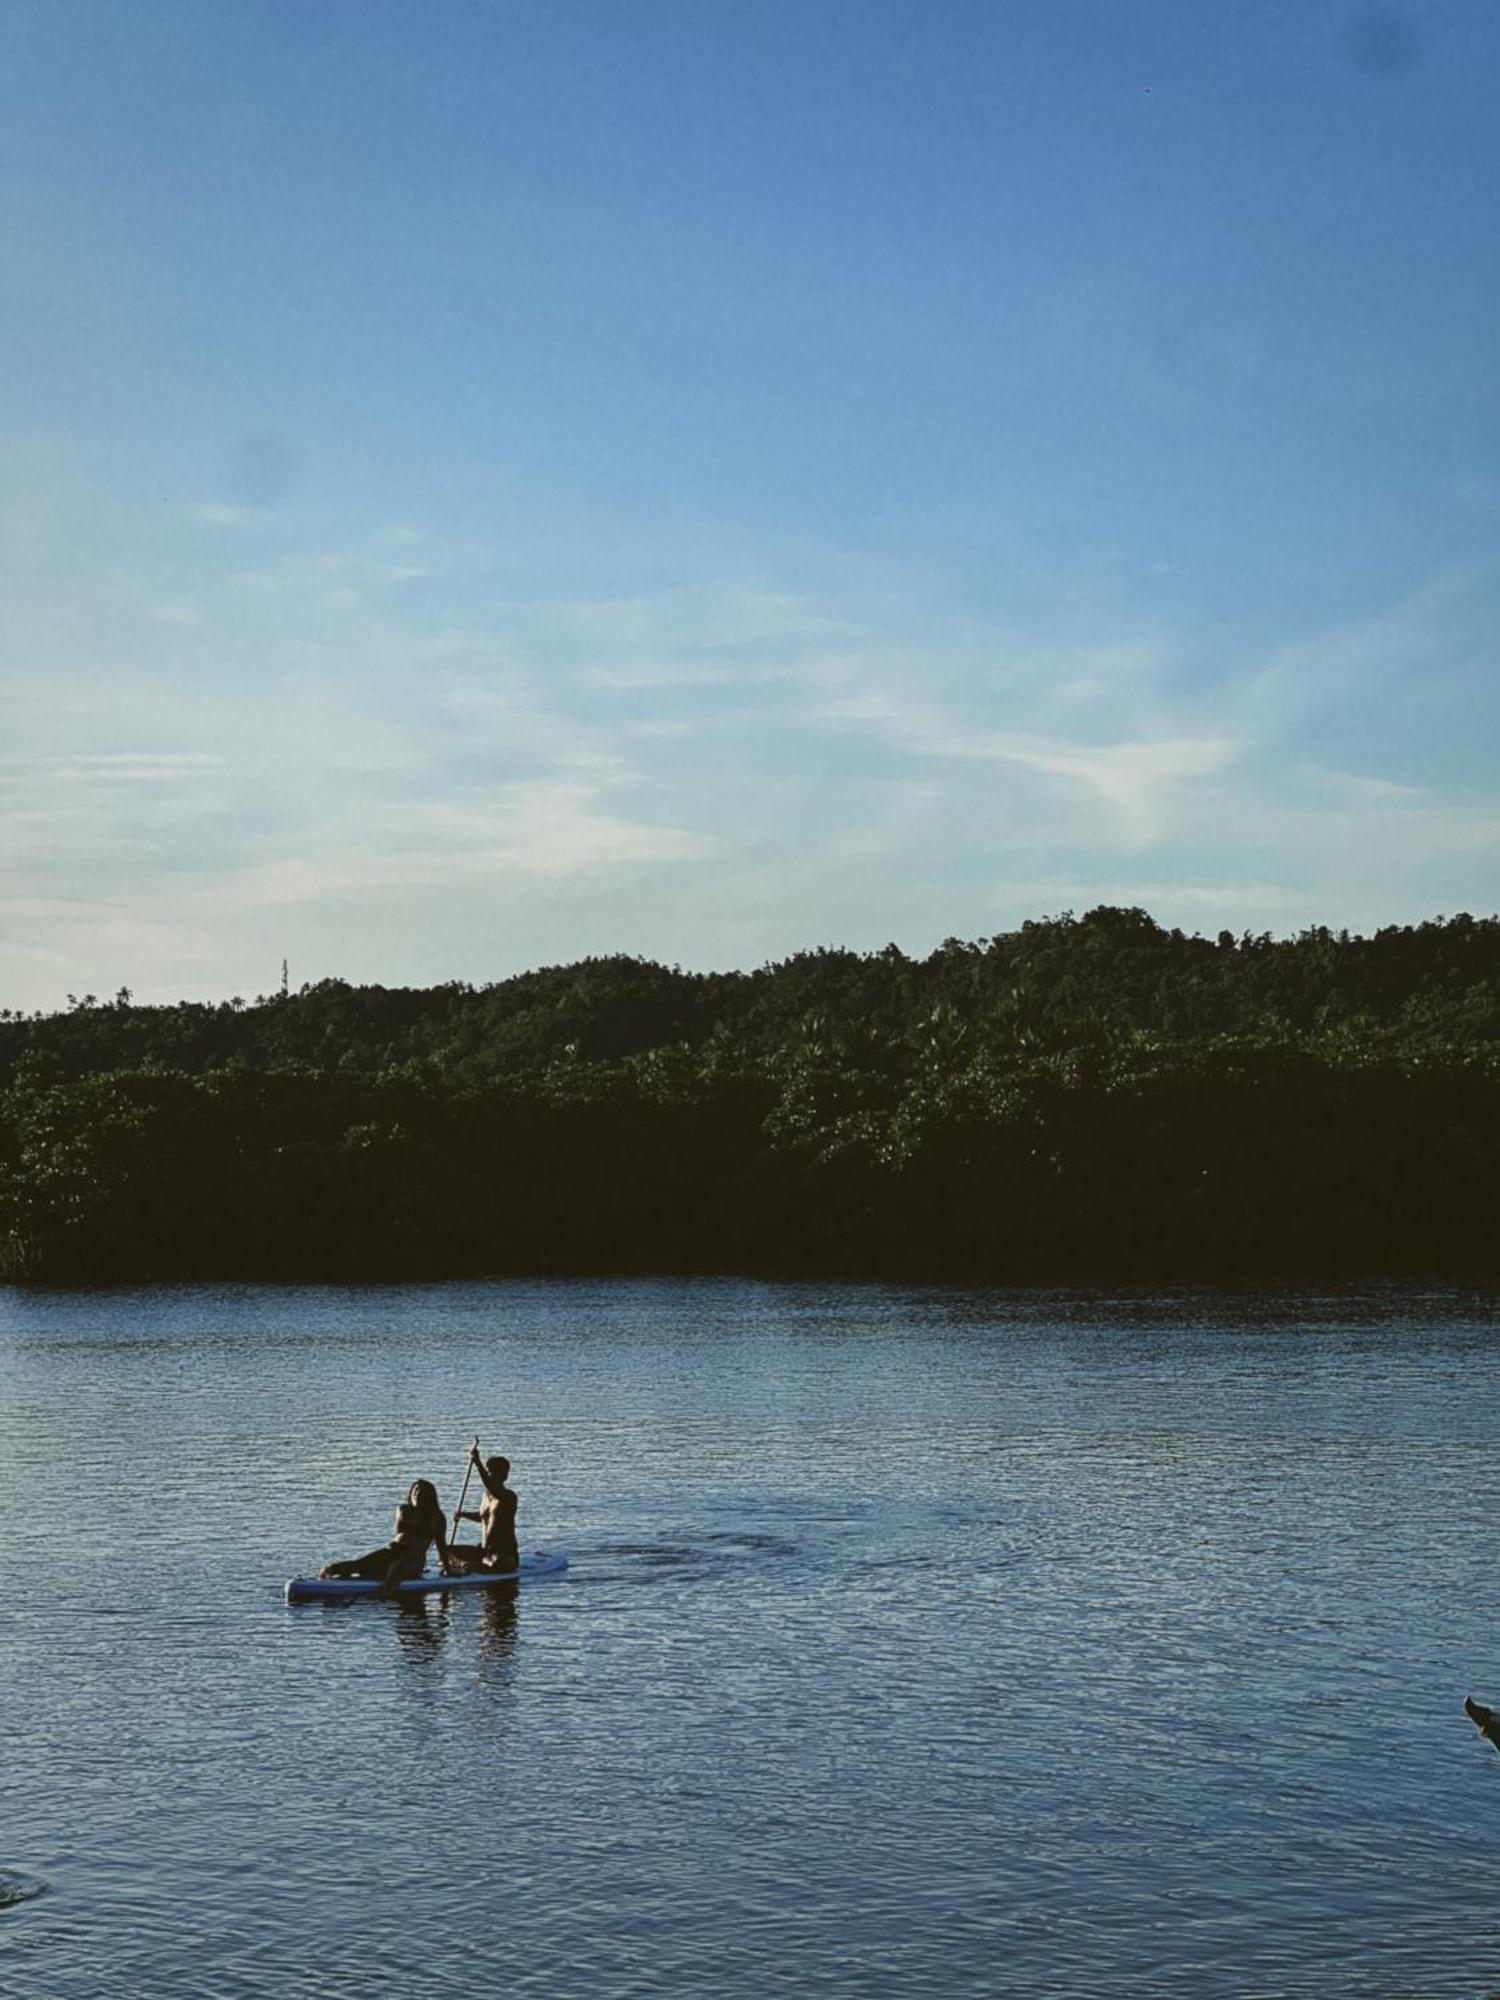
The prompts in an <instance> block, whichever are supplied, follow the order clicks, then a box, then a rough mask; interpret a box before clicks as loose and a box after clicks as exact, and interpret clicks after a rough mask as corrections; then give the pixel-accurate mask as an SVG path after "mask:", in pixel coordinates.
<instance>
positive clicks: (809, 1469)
mask: <svg viewBox="0 0 1500 2000" xmlns="http://www.w3.org/2000/svg"><path fill="white" fill-rule="evenodd" d="M1494 1336H1495V1313H1494V1301H1493V1299H1492V1298H1490V1297H1488V1296H1484V1295H1479V1296H1476V1295H1473V1294H1463V1293H1453V1294H1436V1293H1432V1292H1430V1291H1429V1292H1426V1293H1421V1292H1411V1291H1408V1292H1401V1291H1394V1290H1382V1291H1378V1292H1358V1291H1349V1292H1340V1293H1326V1294H1312V1295H1305V1294H1285V1293H1284V1294H1280V1295H1271V1294H1240V1295H1235V1294H1223V1293H1215V1294H1206V1293H1203V1294H1200V1293H1189V1292H1184V1293H1178V1294H1172V1295H1168V1296H1163V1295H1154V1296H1153V1295H1147V1294H1143V1293H1142V1294H1126V1295H1123V1296H1115V1295H1110V1294H1105V1293H1102V1292H1092V1293H1086V1294H1056V1293H1053V1294H1029V1293H975V1292H970V1293H960V1292H943V1293H934V1292H927V1291H921V1290H902V1289H898V1288H886V1287H877V1286H867V1287H847V1288H827V1287H812V1286H789V1287H776V1286H766V1285H736V1284H728V1283H701V1284H698V1283H681V1284H647V1283H639V1284H620V1285H605V1284H579V1285H571V1284H556V1285H461V1286H453V1287H436V1288H425V1289H412V1290H409V1291H407V1290H401V1289H399V1288H392V1289H378V1290H371V1291H357V1290H354V1291H351V1290H326V1291H325V1290H308V1291H301V1290H295V1289H288V1290H234V1289H232V1288H214V1289H204V1290H198V1291H184V1292H170V1291H155V1292H151V1291H146V1292H132V1293H122V1294H106V1295H93V1296H79V1295H74V1296H64V1295H60V1294H57V1295H40V1296H39V1295H28V1296H22V1295H16V1294H0V1517H3V1526H4V1531H5V1535H6V1543H7V1548H8V1551H9V1552H10V1553H11V1554H12V1556H13V1557H14V1559H15V1560H16V1561H17V1563H18V1566H19V1571H20V1573H22V1574H24V1575H38V1576H45V1578H46V1585H47V1587H46V1588H45V1589H40V1590H39V1589H28V1590H27V1591H25V1592H24V1593H18V1592H16V1591H12V1592H11V1593H9V1594H8V1596H7V1598H6V1599H5V1603H4V1610H3V1613H0V1685H3V1690H4V1694H5V1697H6V1700H5V1710H4V1713H5V1717H6V1723H7V1736H6V1741H5V1754H4V1756H3V1758H0V1825H3V1826H4V1827H5V1829H6V1831H7V1838H8V1840H9V1842H10V1852H9V1854H8V1855H7V1856H6V1857H5V1858H6V1860H7V1861H8V1862H14V1864H15V1867H14V1869H11V1870H9V1871H8V1872H6V1873H5V1874H0V1912H3V1937H0V1952H3V1953H4V1958H3V1961H0V1992H4V1993H6V1994H7V1995H8V1994H9V1993H11V1992H14V1993H16V1994H17V1995H28V1996H29V1995H45V1996H47V2000H82V1996H85V1995H87V1996H90V2000H92V1996H93V1995H95V1994H97V1993H99V1992H103V1991H109V1992H111V1993H121V1994H141V1995H150V1996H152V2000H156V1996H161V2000H189V1996H191V2000H198V1996H200V1995H203V1994H208V1993H215V1994H217V1993H223V1994H226V1995H227V1994H233V1995H235V1996H236V2000H239V1996H244V2000H262V1996H264V2000H270V1996H272V1995H275V1996H281V1995H286V1994H290V1995H293V1996H295V1995H298V1994H308V1995H311V1994H313V1993H316V1994H318V1995H319V1996H320V2000H322V1997H323V1996H335V2000H342V1996H349V2000H353V1996H355V1995H356V1994H358V1995H360V1996H363V1995H364V1994H366V1993H368V1992H370V1991H381V1992H386V1991H389V1992H400V1993H402V1994H409V1995H414V1996H418V2000H422V1996H429V1995H431V1996H437V1995H439V1994H447V1993H452V1992H455V1991H459V1990H463V1989H464V1988H466V1987H467V1986H468V1985H469V1984H472V1982H473V1979H474V1976H475V1957H474V1938H475V1935H476V1931H478V1932H479V1933H481V1934H488V1931H489V1930H491V1929H494V1930H499V1931H501V1932H503V1934H504V1937H505V1960H504V1966H505V1980H506V1985H507V1987H508V1988H510V1989H513V1990H514V1991H515V1992H516V1993H517V1994H519V1995H521V1996H525V1995H528V1994H531V1995H537V1996H548V2000H554V1996H557V1995H559V1994H569V1993H574V1992H579V1993H582V1992H588V1993H591V1994H598V1995H601V1996H603V2000H626V1996H636V1995H640V1994H643V1993H649V1994H651V1995H652V1996H653V2000H655V1996H663V2000H675V1996H683V2000H686V1996H692V2000H699V1996H702V1995H704V1994H712V1995H714V1996H715V2000H752V1996H754V2000H760V1996H762V1995H764V1994H766V1993H770V1992H775V1991H778V1990H784V1991H788V1992H807V1993H813V1992H816V1993H818V1994H820V1995H828V1996H833V2000H886V1996H889V1995H892V1994H895V1993H901V1994H903V1995H911V1996H917V2000H920V1996H934V2000H947V1996H973V2000H980V1996H985V2000H990V1996H995V1995H1007V1994H1014V1995H1028V1996H1029V1995H1047V1994H1069V1995H1076V1994H1081V1993H1089V1994H1093V1993H1106V1992H1107V1993H1110V1994H1112V1995H1113V1994H1135V1995H1150V1996H1156V1995H1168V1996H1172V1995H1182V1996H1198V1995H1205V1994H1207V1995H1213V1994H1239V1993H1257V1994H1266V1995H1278V1996H1281V1995H1288V1996H1290V1995H1306V1996H1312V1995H1318V1996H1324V1995H1339V1994H1347V1995H1368V1996H1372V2000H1373V1996H1377V1995H1379V1996H1385V1995H1392V1994H1397V1993H1409V1994H1420V1995H1422V1996H1435V2000H1442V1996H1445V1995H1454V1996H1457V1995H1460V1994H1462V1995H1464V1996H1470V1995H1473V1994H1476V1993H1484V1992H1486V1991H1489V1990H1492V1989H1493V1988H1495V1987H1496V1986H1497V1985H1500V1892H1493V1891H1492V1890H1491V1888H1490V1887H1489V1885H1488V1879H1487V1871H1485V1870H1484V1869H1483V1868H1482V1867H1476V1861H1475V1857H1476V1856H1482V1855H1483V1854H1485V1853H1486V1852H1487V1851H1488V1848H1489V1846H1490V1844H1491V1842H1492V1839H1493V1829H1494V1826H1495V1824H1496V1819H1497V1815H1500V1763H1497V1761H1496V1759H1495V1758H1494V1756H1493V1755H1492V1754H1491V1752H1490V1750H1489V1748H1488V1746H1487V1745H1486V1743H1485V1742H1484V1741H1483V1740H1482V1738H1480V1737H1479V1736H1477V1735H1476V1734H1475V1732H1474V1729H1473V1728H1472V1727H1471V1726H1470V1723H1469V1722H1468V1721H1467V1720H1466V1719H1465V1717H1464V1713H1463V1707H1462V1703H1463V1697H1464V1694H1465V1692H1466V1691H1468V1690H1469V1689H1471V1688H1472V1690H1473V1691H1474V1693H1475V1694H1476V1695H1477V1696H1478V1697H1479V1699H1480V1700H1481V1701H1488V1702H1491V1703H1496V1702H1500V1566H1497V1565H1496V1564H1495V1562H1494V1554H1493V1551H1494V1524H1495V1522H1496V1521H1497V1520H1500V1370H1496V1369H1495V1367H1494V1365H1493V1362H1494ZM476 1430H479V1431H481V1433H482V1434H483V1435H484V1436H485V1437H486V1438H487V1439H489V1438H493V1439H494V1441H495V1445H496V1448H497V1449H503V1450H505V1451H506V1452H507V1453H508V1454H509V1456H510V1457H511V1458H512V1460H513V1461H514V1464H515V1468H516V1473H515V1477H516V1483H517V1485H518V1487H519V1489H520V1492H521V1520H520V1527H521V1535H522V1540H523V1545H525V1546H536V1545H538V1544H543V1543H545V1544H551V1545H553V1546H557V1547H566V1548H567V1549H568V1550H569V1552H570V1554H571V1557H572V1567H571V1568H570V1570H569V1571H568V1572H567V1573H566V1574H565V1575H563V1576H560V1577H556V1578H552V1579H544V1580H538V1581H536V1582H534V1583H528V1584H524V1585H521V1586H515V1585H509V1586H498V1587H495V1588H493V1589H489V1590H485V1591H475V1592H468V1593H455V1594H453V1595H448V1596H445V1595H436V1596H433V1597H427V1598H416V1599H413V1598H404V1599H401V1600H400V1601H399V1602H397V1603H394V1604H393V1603H384V1602H380V1601H374V1600H364V1601H357V1602H352V1603H343V1604H330V1605H324V1606H316V1607H306V1608H304V1609H302V1610H298V1611H289V1610H288V1609H287V1608H286V1607H285V1606H284V1605H283V1604H282V1602H281V1598H280V1588H281V1584H282V1581H283V1580H284V1578H285V1577H287V1576H289V1575H291V1574H294V1573H305V1572H307V1571H308V1570H310V1569H313V1568H316V1566H317V1565H318V1563H319V1562H321V1561H322V1560H323V1559H325V1558H326V1557H327V1556H328V1555H329V1554H330V1553H337V1551H338V1550H339V1549H342V1548H345V1547H348V1548H359V1547H362V1546H365V1545H366V1544H367V1542H368V1540H369V1527H370V1524H371V1523H372V1522H384V1521H385V1520H386V1519H387V1518H388V1516H389V1507H390V1497H391V1494H392V1493H393V1492H395V1493H399V1492H401V1491H404V1490H405V1488H406V1486H407V1484H408V1483H409V1481H410V1479H411V1478H412V1477H413V1476H414V1475H419V1476H422V1477H427V1478H431V1479H433V1480H434V1481H435V1482H436V1484H437V1486H438V1489H439V1491H440V1492H442V1493H443V1494H444V1495H445V1496H449V1495H451V1494H456V1492H457V1490H458V1485H459V1483H460V1476H461V1473H462V1469H463V1463H464V1455H465V1453H466V1451H467V1447H468V1441H469V1439H470V1437H472V1435H473V1434H474V1432H475V1431H476ZM39 1494H45V1495H47V1496H49V1505H48V1506H47V1507H44V1508H39V1507H38V1505H37V1496H38V1495H39ZM54 1494H55V1495H56V1496H57V1510H56V1515H55V1516H54V1512H53V1508H52V1506H51V1504H50V1501H51V1496H53V1495H54ZM60 1533H64V1534H65V1535H66V1540H67V1547H68V1560H67V1561H66V1562H63V1563H59V1562H58V1560H57V1548H56V1544H57V1540H58V1537H59V1534H60ZM43 1881H45V1882H46V1883H47V1884H48V1887H49V1891H50V1893H48V1894H47V1895H45V1896H38V1895H37V1894H36V1887H30V1888H28V1887H25V1886H24V1885H26V1884H32V1885H36V1886H40V1884H41V1883H42V1882H43ZM17 1885H23V1886H20V1887H18V1886H17ZM310 1941H315V1942H316V1950H315V1953H313V1952H310Z"/></svg>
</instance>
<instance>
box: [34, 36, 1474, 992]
mask: <svg viewBox="0 0 1500 2000" xmlns="http://www.w3.org/2000/svg"><path fill="white" fill-rule="evenodd" d="M1497 68H1500V9H1496V8H1495V7H1494V6H1493V5H1492V4H1490V0H1472V4H1471V0H1431V4H1427V5H1423V6H1420V7H1410V8H1405V9H1399V8H1392V7H1383V6H1382V7H1371V6H1351V5H1346V4H1342V0H1340V4H1324V0H1295V4H1278V0H1257V4H1255V5H1253V6H1252V5H1243V6H1241V5H1238V4H1230V0H1224V4H1222V5H1212V6H1205V5H1203V4H1201V0H1191V4H1187V0H1183V4H1178V0H1170V4H1166V3H1165V0H1130V3H1129V4H1125V3H1124V0H989V3H988V4H973V0H901V4H897V3H896V0H794V4H792V3H790V0H789V4H782V0H755V3H754V4H752V5H731V4H728V0H722V4H721V0H599V4H581V0H477V4H470V0H443V4H442V5H439V6H427V5H418V4H416V0H399V4H395V3H394V0H213V4H205V0H179V4H166V0H131V4H130V5H129V6H121V5H119V4H117V0H84V3H83V4H80V0H7V4H6V5H5V6H4V8H3V9H0V97H3V117H0V244H3V246H4V248H3V251H0V674H3V680H0V904H3V921H0V1004H7V1005H12V1006H16V1005H21V1006H45V1007H51V1006H57V1005H61V1004H63V1002H64V996H65V995H66V994H67V993H68V992H77V993H82V992H85V991H92V992H97V993H100V994H106V993H112V992H113V991H114V990H115V989H116V988H117V987H118V986H121V985H127V986H129V987H131V988H132V989H133V990H134V991H135V992H136V993H137V994H138V995H139V996H140V997H143V998H151V999H165V998H172V997H176V996H178V995H181V994H188V995H194V996H204V997H216V996H224V995H227V994H230V993H234V992H239V993H243V994H245V995H247V996H248V995H250V994H253V993H256V992H261V991H266V990H269V989H270V988H271V987H272V986H273V985H274V983H275V982H276V980H277V978H278V976H279V971H280V963H281V960H282V958H283V957H286V958H287V959H288V960H289V961H290V964H291V974H292V979H293V982H294V983H300V982H301V981H302V980H304V979H316V978H320V977H323V976H325V975H328V974H338V975H341V976H343V977H346V978H350V979H355V980H380V981H383V982H385V983H389V984H395V983H408V982H427V981H432V980H438V979H446V978H467V979H472V980H484V979H491V978H498V977H502V976H504V975H505V974H507V973H509V972H512V971H516V970H519V969H521V968H523V967H525V966H527V965H533V964H539V963H555V962H559V961H565V960H570V959H574V958H577V957H581V956H583V955H585V954H587V953H592V952H606V951H616V950H624V951H632V952H639V953H642V954H644V955H647V956H652V957H659V958H664V959H667V960H671V961H677V962H680V963H682V964H684V965H688V966H727V965H732V964H755V963H759V962H761V961H762V960H764V959H767V958H774V957H778V956H781V955H783V954H785V953H787V952H789V951H793V950H796V949H799V948H801V947H804V946H808V945H812V944H817V943H840V944H848V945H854V946H859V947H875V946H879V945H882V944H884V943H885V942H886V941H887V940H889V939H894V940H895V941H897V942H898V943H900V944H901V945H903V946H904V947H905V948H907V949H908V950H913V951H926V950H928V949H930V948H932V947H933V946H935V945H936V944H937V943H939V942H940V941H941V939H942V938H943V937H945V936H948V935H957V936H961V937H982V936H985V935H988V934H989V933H991V932H994V931H997V930H1002V929H1007V928H1010V927H1012V926H1014V925H1015V924H1017V923H1019V922H1020V921H1022V920H1023V919H1024V918H1027V917H1032V916H1039V915H1042V914H1044V913H1049V912H1055V911H1058V910H1062V909H1066V908H1074V909H1079V910H1081V909H1083V908H1086V907H1089V906H1091V905H1092V904H1094V903H1097V902H1101V901H1110V902H1126V903H1140V904H1143V905H1145V906H1146V907H1147V908H1149V909H1150V910H1151V911H1152V912H1153V914H1155V915H1156V916H1157V917H1158V918H1159V919H1161V920H1162V921H1164V922H1168V923H1178V924H1182V925H1184V926H1185V927H1187V928H1190V929H1202V930H1206V931H1210V932H1212V931H1217V930H1218V929H1220V928H1222V927H1226V926H1227V927H1228V928H1230V929H1233V930H1242V929H1251V930H1256V931H1260V930H1271V931H1276V932H1284V931H1289V930H1295V929H1298V928H1300V927H1301V926H1302V925H1304V924H1308V923H1319V922H1321V923H1328V924H1332V925H1335V926H1342V925H1348V926H1350V927H1352V928H1358V929H1369V928H1372V927H1374V926H1376V925H1378V924H1381V923H1388V922H1407V921H1412V920H1416V919H1419V918H1421V917H1423V916H1427V915H1435V914H1438V913H1445V912H1453V911H1456V910H1459V909H1470V910H1474V911H1476V912H1478V911H1486V912H1487V911H1491V910H1493V909H1494V908H1495V906H1496V903H1497V900H1500V898H1497V895H1496V881H1497V860H1500V803H1497V798H1496V791H1495V763H1496V758H1495V751H1496V700H1495V692H1494V690H1495V680H1496V676H1495V653H1496V644H1497V642H1496V637H1495V634H1496V631H1497V620H1496V612H1497V609H1500V536H1497V530H1500V370H1497V367H1496V358H1497V354H1500V310H1497V309H1500V239H1497V236H1496V231H1495V226H1494V218H1495V215H1496V213H1497V212H1500V122H1497V120H1496V118H1495V115H1494V90H1493V79H1494V77H1495V75H1496V73H1497Z"/></svg>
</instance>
